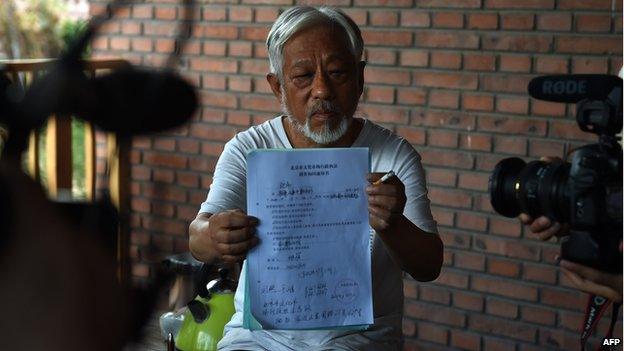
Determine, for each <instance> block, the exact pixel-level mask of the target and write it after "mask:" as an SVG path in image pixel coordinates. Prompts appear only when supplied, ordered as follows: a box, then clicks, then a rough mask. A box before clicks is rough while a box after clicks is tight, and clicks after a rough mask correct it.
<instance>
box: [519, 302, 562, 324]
mask: <svg viewBox="0 0 624 351" xmlns="http://www.w3.org/2000/svg"><path fill="white" fill-rule="evenodd" d="M520 311H521V314H522V320H523V321H527V322H531V323H535V324H542V325H551V326H554V325H555V323H556V321H557V312H556V311H553V310H551V309H547V308H543V307H534V306H522V307H521V308H520Z"/></svg>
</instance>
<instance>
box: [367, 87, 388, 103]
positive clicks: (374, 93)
mask: <svg viewBox="0 0 624 351" xmlns="http://www.w3.org/2000/svg"><path fill="white" fill-rule="evenodd" d="M366 101H369V102H379V103H386V104H391V103H393V102H394V88H392V87H375V86H371V87H368V88H367V89H366Z"/></svg>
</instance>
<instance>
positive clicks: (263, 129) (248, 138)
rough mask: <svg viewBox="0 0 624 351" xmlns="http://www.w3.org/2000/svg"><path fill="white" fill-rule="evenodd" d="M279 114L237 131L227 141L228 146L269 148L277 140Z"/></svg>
mask: <svg viewBox="0 0 624 351" xmlns="http://www.w3.org/2000/svg"><path fill="white" fill-rule="evenodd" d="M280 118H281V116H278V117H275V118H271V119H268V120H266V121H264V122H262V123H260V124H257V125H254V126H251V127H249V128H247V129H246V130H244V131H242V132H239V133H237V134H236V135H235V136H234V137H233V138H232V139H230V141H229V142H228V144H229V146H237V147H241V148H246V149H249V148H254V149H257V148H271V147H275V146H274V145H275V144H276V143H277V141H278V140H279V130H278V127H279V126H278V123H279V119H280Z"/></svg>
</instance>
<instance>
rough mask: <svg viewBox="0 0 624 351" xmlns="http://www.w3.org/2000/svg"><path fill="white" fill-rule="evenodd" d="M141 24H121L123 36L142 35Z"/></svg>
mask: <svg viewBox="0 0 624 351" xmlns="http://www.w3.org/2000/svg"><path fill="white" fill-rule="evenodd" d="M141 28H142V27H141V23H138V22H124V23H122V24H121V33H123V34H130V35H132V34H141Z"/></svg>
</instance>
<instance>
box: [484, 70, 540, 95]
mask: <svg viewBox="0 0 624 351" xmlns="http://www.w3.org/2000/svg"><path fill="white" fill-rule="evenodd" d="M530 80H531V76H526V75H516V74H514V75H511V74H505V75H484V76H483V77H482V79H481V83H482V88H481V90H483V91H487V92H496V93H521V94H523V95H524V94H526V90H527V86H528V85H529V82H530Z"/></svg>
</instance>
